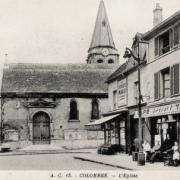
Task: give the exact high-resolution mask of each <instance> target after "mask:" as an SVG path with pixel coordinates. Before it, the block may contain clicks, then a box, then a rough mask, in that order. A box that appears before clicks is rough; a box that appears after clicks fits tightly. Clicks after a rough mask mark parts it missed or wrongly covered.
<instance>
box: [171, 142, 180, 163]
mask: <svg viewBox="0 0 180 180" xmlns="http://www.w3.org/2000/svg"><path fill="white" fill-rule="evenodd" d="M172 150H173V164H174V166H177V165H178V163H179V160H180V153H179V150H180V149H179V146H178V143H177V142H176V141H175V142H174V146H173V147H172Z"/></svg>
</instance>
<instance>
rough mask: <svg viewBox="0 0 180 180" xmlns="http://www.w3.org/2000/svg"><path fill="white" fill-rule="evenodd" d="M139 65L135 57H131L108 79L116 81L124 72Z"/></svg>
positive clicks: (108, 81)
mask: <svg viewBox="0 0 180 180" xmlns="http://www.w3.org/2000/svg"><path fill="white" fill-rule="evenodd" d="M136 66H137V62H136V61H134V60H133V58H129V59H128V61H126V62H125V63H123V64H122V65H121V66H120V67H119V68H118V69H117V70H116V71H115V72H113V73H112V74H111V75H110V76H109V77H108V78H107V80H106V82H107V83H110V82H112V81H114V80H115V79H117V78H119V77H123V75H124V73H126V72H127V71H129V70H131V69H133V68H135V67H136Z"/></svg>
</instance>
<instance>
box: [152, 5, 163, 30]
mask: <svg viewBox="0 0 180 180" xmlns="http://www.w3.org/2000/svg"><path fill="white" fill-rule="evenodd" d="M153 13H154V17H153V26H154V27H155V26H156V25H158V24H159V23H161V22H162V8H161V7H160V5H159V3H156V8H155V9H154V10H153Z"/></svg>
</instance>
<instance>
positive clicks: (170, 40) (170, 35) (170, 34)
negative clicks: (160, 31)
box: [169, 29, 173, 48]
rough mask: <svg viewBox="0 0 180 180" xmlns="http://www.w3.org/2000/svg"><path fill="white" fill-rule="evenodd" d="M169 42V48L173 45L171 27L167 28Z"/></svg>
mask: <svg viewBox="0 0 180 180" xmlns="http://www.w3.org/2000/svg"><path fill="white" fill-rule="evenodd" d="M169 43H170V48H172V47H173V31H172V29H170V30H169Z"/></svg>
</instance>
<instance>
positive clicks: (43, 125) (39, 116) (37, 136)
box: [33, 112, 50, 144]
mask: <svg viewBox="0 0 180 180" xmlns="http://www.w3.org/2000/svg"><path fill="white" fill-rule="evenodd" d="M33 144H50V118H49V115H48V114H46V113H45V112H38V113H36V114H35V115H34V117H33Z"/></svg>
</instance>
